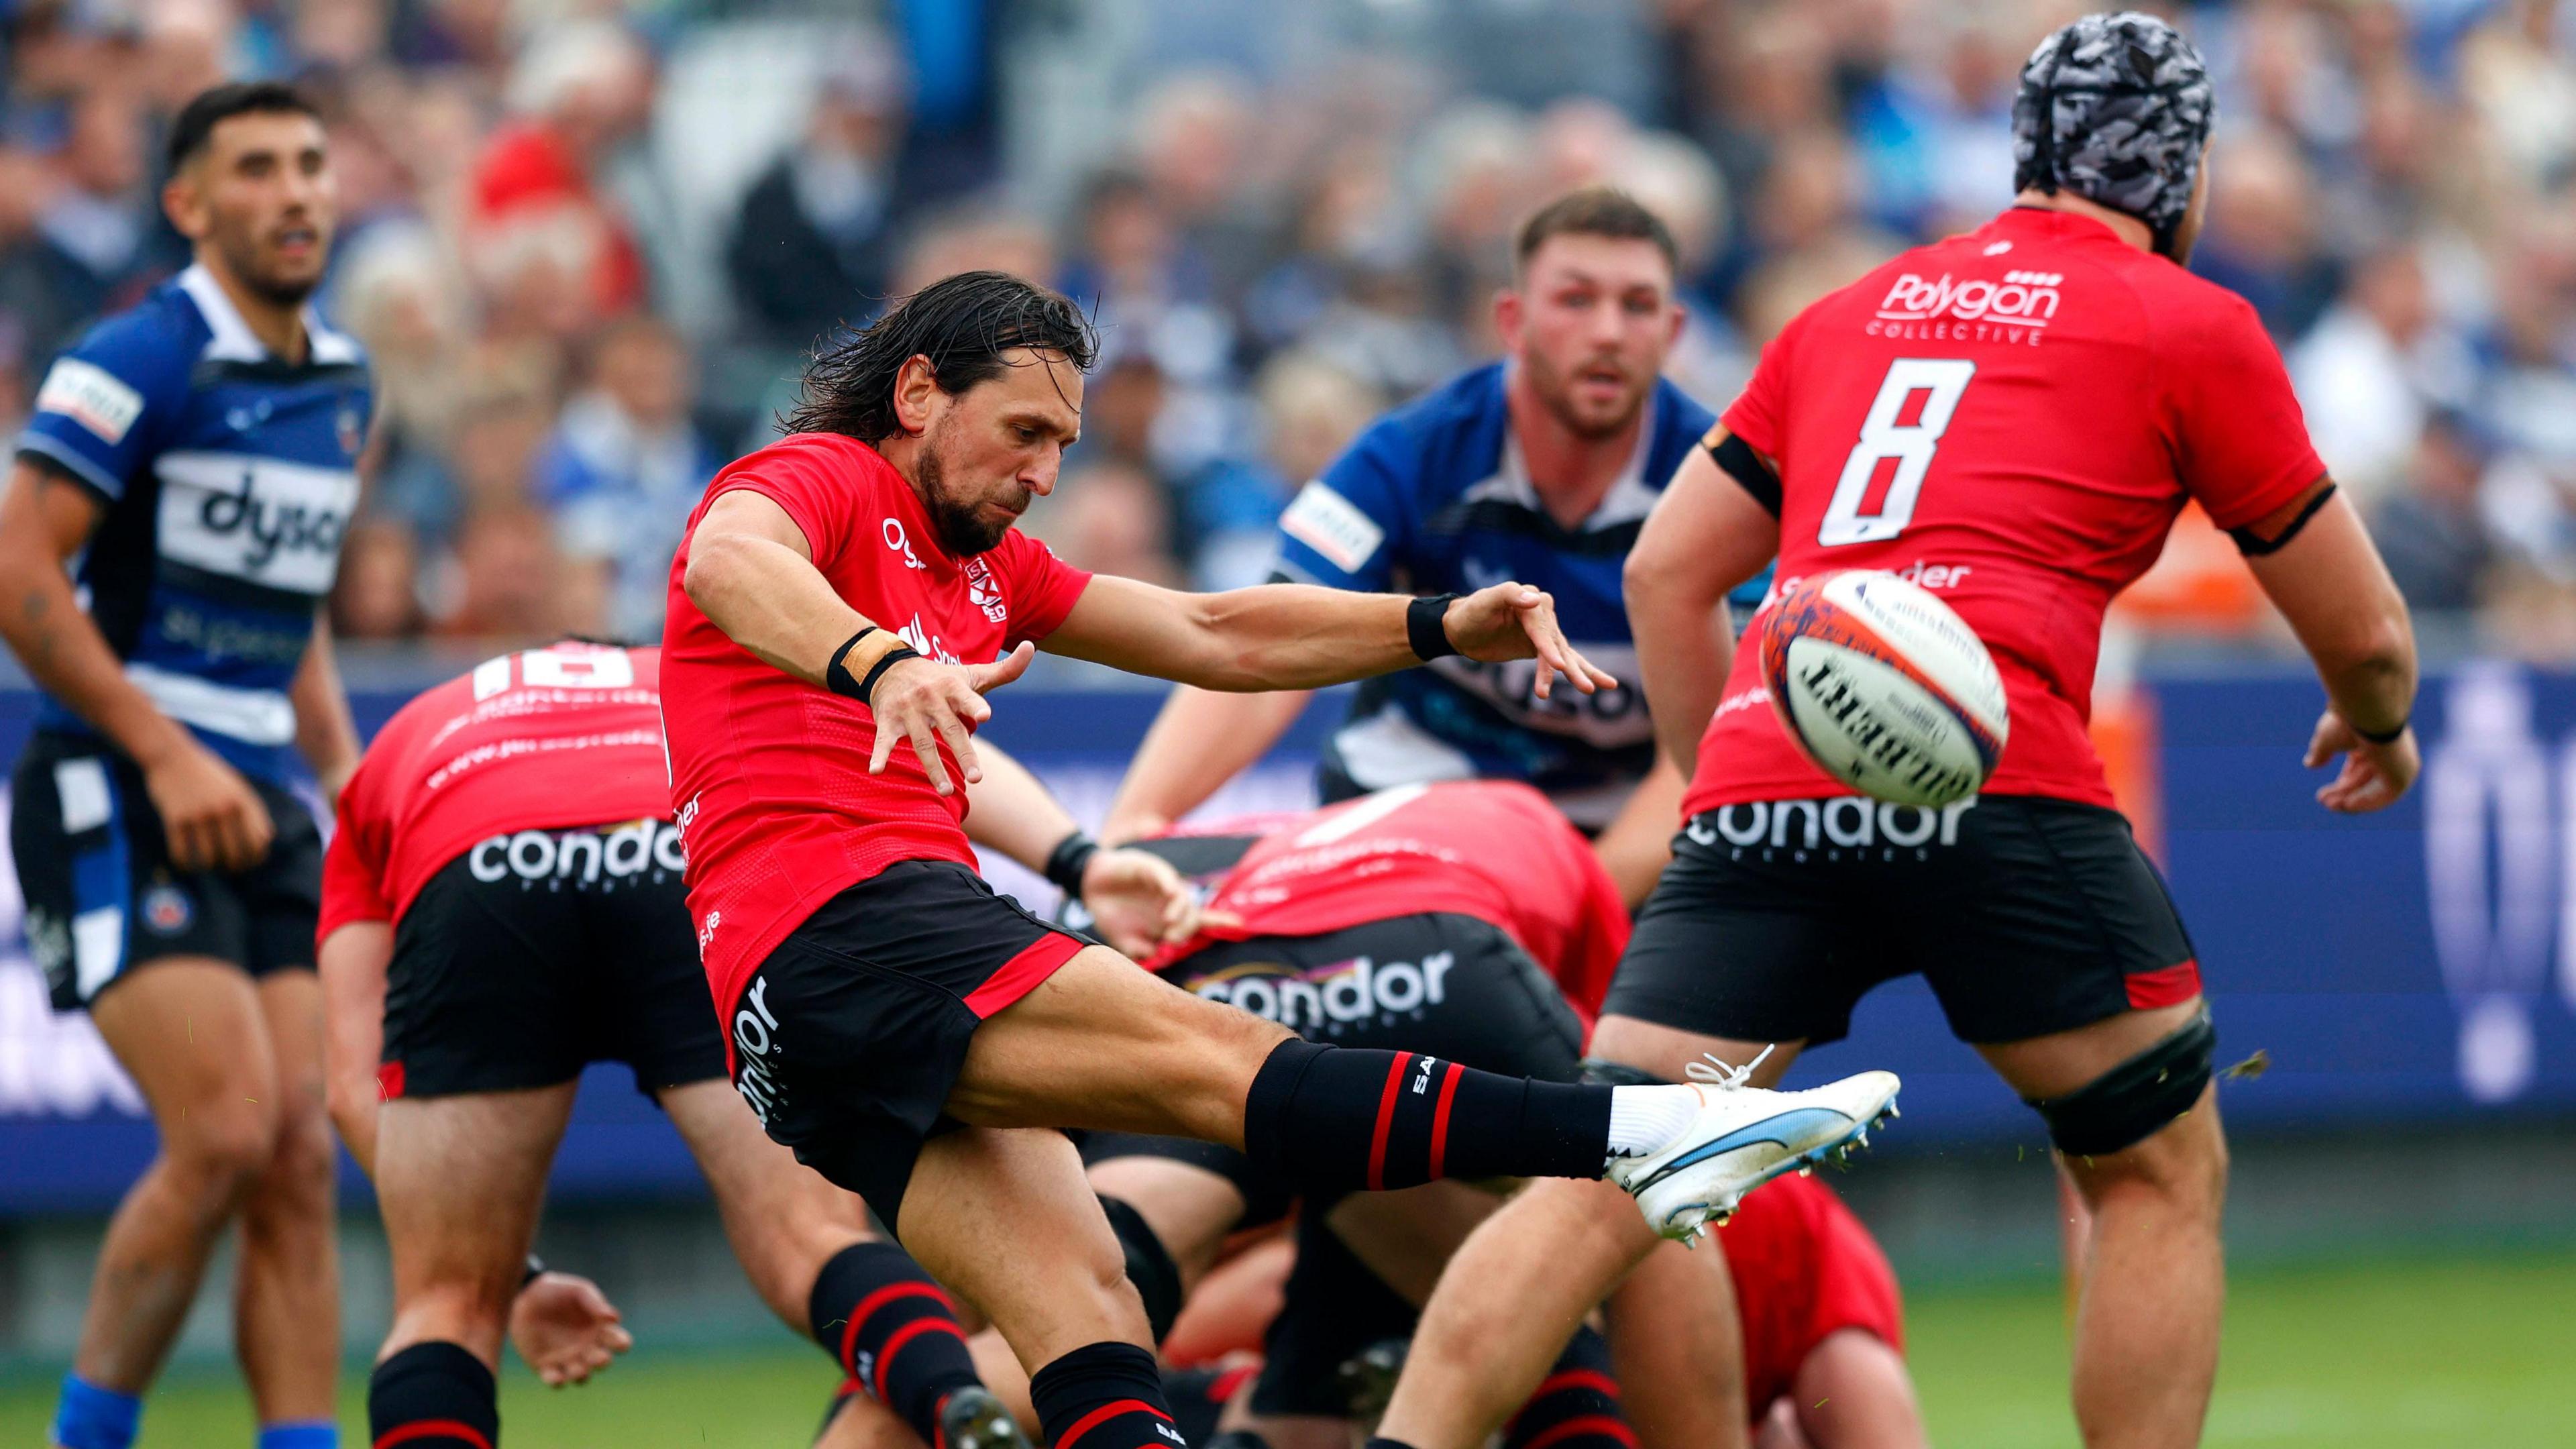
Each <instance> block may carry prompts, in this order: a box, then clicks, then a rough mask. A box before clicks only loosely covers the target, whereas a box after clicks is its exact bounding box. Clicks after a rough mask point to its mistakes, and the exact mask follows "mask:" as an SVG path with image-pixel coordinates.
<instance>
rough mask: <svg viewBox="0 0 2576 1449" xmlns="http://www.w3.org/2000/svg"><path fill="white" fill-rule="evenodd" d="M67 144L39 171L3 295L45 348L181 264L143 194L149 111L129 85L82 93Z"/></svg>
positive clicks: (34, 340) (38, 346) (61, 341)
mask: <svg viewBox="0 0 2576 1449" xmlns="http://www.w3.org/2000/svg"><path fill="white" fill-rule="evenodd" d="M67 119H68V130H67V132H66V134H65V136H64V140H63V145H62V149H61V150H60V151H59V152H57V153H56V154H55V155H54V157H53V158H52V160H51V163H50V165H49V166H48V168H47V171H48V172H49V173H50V174H43V175H40V176H37V177H29V178H25V179H24V180H22V183H21V184H25V183H26V181H33V183H34V184H35V186H36V187H37V188H38V189H37V192H36V194H37V195H38V196H40V197H41V198H42V199H41V200H40V201H38V202H37V203H36V205H35V206H34V208H33V222H34V234H33V235H32V236H31V237H29V238H28V239H27V240H26V241H25V242H24V243H23V244H22V247H21V249H20V250H19V252H18V254H17V255H15V256H13V257H12V258H11V259H10V262H9V263H8V267H7V270H8V271H9V272H10V273H11V274H12V275H11V276H10V277H9V280H8V282H7V283H6V284H5V286H0V295H5V297H6V300H7V305H8V307H9V309H10V310H11V311H12V312H13V313H15V314H16V315H17V317H18V319H19V323H20V325H21V326H23V327H25V328H26V329H27V331H28V340H29V343H30V345H31V346H33V347H34V348H35V349H36V351H37V352H38V353H39V354H40V355H43V356H48V357H50V356H51V355H52V354H53V353H54V351H55V350H56V349H57V348H59V347H61V346H62V345H63V344H64V343H65V342H67V341H69V340H70V339H71V335H72V334H73V332H75V331H76V330H78V329H79V328H80V327H81V326H82V325H83V324H84V323H87V322H88V321H90V320H91V319H93V318H95V317H97V316H99V315H100V314H101V313H104V312H107V311H110V310H113V308H115V307H117V306H122V305H124V304H125V303H127V302H129V301H131V300H133V298H134V297H135V296H138V295H140V292H141V290H142V288H143V287H144V286H145V285H146V284H148V283H149V282H151V281H153V280H156V279H157V278H158V277H159V276H160V275H162V274H165V273H167V272H169V271H172V270H175V269H176V268H175V265H174V263H175V261H176V260H177V251H176V249H175V247H171V246H167V245H164V243H163V241H162V231H161V227H160V225H159V211H158V209H157V207H155V208H147V205H146V202H147V198H146V197H145V196H144V194H143V186H144V181H145V166H144V156H143V117H142V113H141V112H140V111H139V110H138V109H137V107H136V106H135V103H134V100H133V98H132V96H131V95H130V94H129V93H128V92H127V91H125V90H124V89H122V88H119V87H113V86H107V85H101V86H97V87H94V88H92V89H91V90H89V91H87V92H86V93H84V94H82V95H80V96H79V97H77V98H76V99H74V100H73V101H72V103H71V106H70V109H69V112H68V117H67Z"/></svg>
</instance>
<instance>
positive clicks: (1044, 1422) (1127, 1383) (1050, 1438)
mask: <svg viewBox="0 0 2576 1449" xmlns="http://www.w3.org/2000/svg"><path fill="white" fill-rule="evenodd" d="M1029 1402H1030V1403H1031V1404H1032V1405H1033V1406H1034V1407H1035V1408H1036V1409H1037V1411H1038V1431H1039V1433H1041V1434H1042V1435H1044V1436H1045V1437H1044V1439H1043V1442H1044V1443H1045V1445H1046V1446H1047V1449H1188V1445H1189V1441H1188V1440H1187V1439H1184V1438H1182V1437H1181V1432H1180V1430H1178V1429H1176V1428H1174V1427H1173V1425H1172V1409H1171V1405H1170V1404H1169V1403H1167V1402H1165V1400H1164V1398H1163V1374H1162V1370H1160V1369H1159V1368H1157V1367H1155V1364H1154V1355H1153V1354H1151V1353H1149V1352H1147V1351H1146V1350H1144V1349H1141V1348H1138V1347H1137V1346H1136V1345H1134V1344H1132V1343H1115V1342H1110V1343H1086V1344H1084V1345H1083V1346H1082V1347H1080V1348H1077V1349H1075V1350H1074V1351H1073V1352H1071V1353H1068V1354H1066V1355H1065V1356H1064V1357H1062V1358H1059V1359H1057V1360H1056V1361H1055V1362H1053V1363H1050V1364H1048V1365H1047V1366H1046V1367H1044V1368H1042V1369H1039V1370H1038V1371H1037V1372H1036V1373H1034V1374H1032V1375H1030V1376H1029Z"/></svg>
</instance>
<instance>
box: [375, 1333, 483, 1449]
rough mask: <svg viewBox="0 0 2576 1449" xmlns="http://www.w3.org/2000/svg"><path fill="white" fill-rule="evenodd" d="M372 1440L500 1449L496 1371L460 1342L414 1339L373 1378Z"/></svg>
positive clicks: (429, 1447) (391, 1445)
mask: <svg viewBox="0 0 2576 1449" xmlns="http://www.w3.org/2000/svg"><path fill="white" fill-rule="evenodd" d="M367 1439H368V1442H370V1443H372V1444H375V1445H377V1446H378V1449H395V1446H399V1449H495V1446H496V1445H498V1444H499V1443H500V1442H501V1405H500V1400H499V1399H498V1398H497V1397H496V1396H495V1391H494V1388H493V1383H492V1371H491V1370H490V1369H488V1368H485V1367H484V1366H483V1360H481V1359H479V1358H476V1357H475V1356H474V1355H473V1354H471V1353H468V1352H467V1351H466V1350H465V1348H464V1347H463V1346H462V1345H460V1344H453V1343H446V1342H442V1341H439V1340H432V1341H430V1342H428V1343H415V1344H413V1345H412V1346H411V1347H409V1348H407V1349H404V1350H403V1351H402V1352H400V1353H398V1354H395V1355H394V1356H393V1357H392V1358H389V1359H386V1360H385V1361H384V1362H383V1363H380V1364H378V1365H376V1371H375V1373H374V1374H373V1375H372V1376H371V1377H369V1378H368V1380H367Z"/></svg>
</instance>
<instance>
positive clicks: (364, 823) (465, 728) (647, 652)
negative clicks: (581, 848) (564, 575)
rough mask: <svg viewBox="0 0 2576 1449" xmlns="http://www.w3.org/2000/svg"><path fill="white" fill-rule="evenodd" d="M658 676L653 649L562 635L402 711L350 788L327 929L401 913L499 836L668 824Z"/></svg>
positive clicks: (326, 899)
mask: <svg viewBox="0 0 2576 1449" xmlns="http://www.w3.org/2000/svg"><path fill="white" fill-rule="evenodd" d="M660 676H661V658H660V651H658V650H653V649H609V648H601V647H599V646H596V645H591V644H573V643H566V644H557V645H555V646H553V647H552V648H548V649H531V650H528V651H526V652H525V653H521V654H504V655H502V656H501V657H499V658H497V659H487V660H485V661H484V662H483V663H481V664H479V665H477V666H475V668H474V671H473V672H472V673H470V674H465V675H462V676H459V677H458V678H455V679H451V680H449V681H447V682H446V683H445V684H441V685H438V686H436V687H435V688H432V689H429V690H426V691H424V692H422V693H421V695H420V696H419V697H418V698H416V699H414V700H412V702H411V703H409V704H407V705H404V706H403V707H402V708H401V709H400V710H398V711H396V712H395V714H394V717H393V718H392V719H390V720H387V721H385V727H384V728H383V729H381V730H379V731H377V732H376V737H375V740H374V741H373V742H372V743H370V744H369V745H368V746H367V753H366V755H365V756H364V757H363V758H361V759H360V760H359V761H358V769H357V773H356V774H354V775H352V776H350V778H349V787H348V789H346V790H344V791H342V792H341V795H340V808H339V812H338V815H337V817H336V820H335V829H334V832H333V834H332V837H331V848H330V850H329V852H328V853H326V854H325V855H324V856H323V858H322V924H321V932H320V934H321V935H324V936H328V935H330V934H331V933H332V932H333V931H335V930H337V929H339V928H340V927H341V926H345V925H347V924H349V923H350V922H352V921H396V920H400V919H401V918H402V913H403V912H404V911H405V910H407V909H409V908H410V906H411V902H412V897H414V896H416V895H418V894H420V888H421V887H422V886H423V885H425V884H427V883H428V881H429V878H430V877H431V876H432V875H435V874H437V872H438V870H439V868H440V867H441V866H444V865H446V864H447V863H448V862H449V861H452V860H454V859H455V858H456V857H457V856H459V855H461V854H463V853H464V852H466V851H468V850H470V849H472V848H473V847H474V845H475V844H476V842H478V841H483V840H488V839H490V838H491V837H493V836H495V835H507V834H512V833H515V832H518V831H521V830H553V829H559V828H561V827H564V826H572V825H611V824H615V823H617V822H619V821H625V820H644V819H648V818H659V819H668V818H669V817H670V813H671V787H670V783H669V776H668V773H667V771H666V769H665V767H664V765H663V763H662V717H661V707H662V693H661V678H660ZM645 844H646V845H647V847H648V848H649V847H652V846H655V845H658V844H659V842H658V841H656V840H653V839H651V838H650V837H648V838H647V840H646V841H645ZM670 848H671V849H674V850H676V849H677V846H676V845H674V846H672V847H670Z"/></svg>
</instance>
